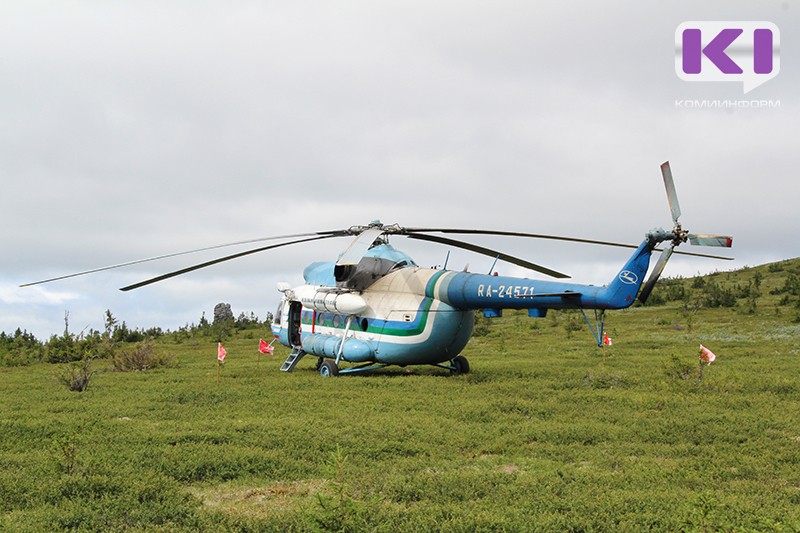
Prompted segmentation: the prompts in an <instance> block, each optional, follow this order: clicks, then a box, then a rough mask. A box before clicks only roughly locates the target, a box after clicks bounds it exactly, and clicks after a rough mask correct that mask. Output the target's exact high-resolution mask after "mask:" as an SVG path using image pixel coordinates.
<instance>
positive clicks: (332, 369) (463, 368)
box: [316, 355, 469, 378]
mask: <svg viewBox="0 0 800 533" xmlns="http://www.w3.org/2000/svg"><path fill="white" fill-rule="evenodd" d="M384 366H386V365H375V364H372V363H367V364H365V365H363V366H359V367H348V368H345V369H344V370H342V371H341V373H343V374H353V373H356V372H365V371H369V370H376V369H378V368H383V367H384ZM433 366H438V367H439V368H444V369H445V370H449V371H450V374H451V375H453V376H460V375H462V374H469V361H467V358H466V357H464V356H463V355H457V356H455V357H454V358H452V359H450V364H449V365H448V364H435V365H433ZM316 368H317V370H319V375H320V376H322V377H324V378H332V377H336V376H338V375H339V373H340V371H339V365H337V364H336V361H334V360H333V359H325V358H323V357H320V358H319V359H317V364H316Z"/></svg>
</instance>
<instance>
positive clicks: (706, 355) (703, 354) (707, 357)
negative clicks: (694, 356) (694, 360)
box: [700, 344, 717, 365]
mask: <svg viewBox="0 0 800 533" xmlns="http://www.w3.org/2000/svg"><path fill="white" fill-rule="evenodd" d="M716 358H717V356H716V355H714V352H712V351H711V350H709V349H708V348H706V347H705V346H703V345H702V344H701V345H700V359H701V360H703V361H705V362H707V363H708V364H709V365H710V364H711V363H712V362H713V361H714V360H715V359H716Z"/></svg>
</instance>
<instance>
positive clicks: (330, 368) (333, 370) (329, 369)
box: [319, 359, 339, 378]
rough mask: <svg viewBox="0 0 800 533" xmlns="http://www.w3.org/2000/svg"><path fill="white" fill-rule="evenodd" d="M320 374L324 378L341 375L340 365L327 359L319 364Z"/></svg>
mask: <svg viewBox="0 0 800 533" xmlns="http://www.w3.org/2000/svg"><path fill="white" fill-rule="evenodd" d="M319 375H320V376H322V377H324V378H332V377H336V376H338V375H339V367H338V366H336V361H331V360H330V359H326V360H325V361H323V362H322V364H321V365H319Z"/></svg>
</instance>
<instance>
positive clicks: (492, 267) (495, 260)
mask: <svg viewBox="0 0 800 533" xmlns="http://www.w3.org/2000/svg"><path fill="white" fill-rule="evenodd" d="M498 259H500V256H499V255H498V256H497V257H495V258H494V263H492V266H490V267H489V275H490V276H491V275H492V272H494V267H495V266H497V260H498Z"/></svg>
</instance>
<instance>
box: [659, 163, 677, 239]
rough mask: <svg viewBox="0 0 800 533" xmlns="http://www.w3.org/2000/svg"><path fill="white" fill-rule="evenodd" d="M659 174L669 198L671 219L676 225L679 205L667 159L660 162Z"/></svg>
mask: <svg viewBox="0 0 800 533" xmlns="http://www.w3.org/2000/svg"><path fill="white" fill-rule="evenodd" d="M661 176H662V177H663V178H664V187H665V188H666V189H667V199H668V200H669V209H670V211H672V221H673V222H674V223H675V225H676V226H677V225H678V218H680V216H681V205H680V204H679V203H678V193H677V192H675V182H674V181H673V180H672V169H671V168H670V166H669V161H665V162H664V163H662V165H661Z"/></svg>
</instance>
